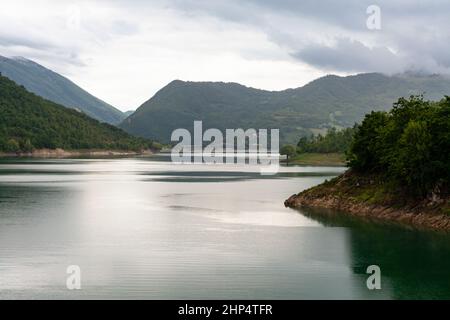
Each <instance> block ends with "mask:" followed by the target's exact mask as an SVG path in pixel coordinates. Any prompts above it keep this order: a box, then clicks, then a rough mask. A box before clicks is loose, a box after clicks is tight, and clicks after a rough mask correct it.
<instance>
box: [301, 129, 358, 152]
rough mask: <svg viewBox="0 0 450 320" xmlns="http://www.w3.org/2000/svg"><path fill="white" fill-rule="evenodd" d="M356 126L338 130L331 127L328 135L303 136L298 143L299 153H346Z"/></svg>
mask: <svg viewBox="0 0 450 320" xmlns="http://www.w3.org/2000/svg"><path fill="white" fill-rule="evenodd" d="M354 132H355V129H354V128H346V129H343V130H336V129H335V128H331V129H329V130H328V131H327V134H326V135H321V134H319V135H316V136H310V137H302V138H300V140H299V142H298V143H297V152H298V153H346V152H347V151H348V150H349V148H350V144H351V142H352V140H353V134H354Z"/></svg>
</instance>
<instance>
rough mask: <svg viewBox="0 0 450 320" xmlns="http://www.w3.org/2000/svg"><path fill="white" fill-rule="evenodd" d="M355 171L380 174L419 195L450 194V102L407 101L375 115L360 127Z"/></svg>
mask: <svg viewBox="0 0 450 320" xmlns="http://www.w3.org/2000/svg"><path fill="white" fill-rule="evenodd" d="M348 163H349V166H350V167H352V168H354V169H355V170H359V171H364V172H367V171H370V172H377V173H380V174H382V175H383V176H385V178H386V180H387V181H391V182H392V183H393V184H395V185H397V186H401V187H403V188H404V189H406V190H407V191H408V192H410V193H411V194H413V195H415V196H425V195H426V194H427V193H429V192H430V191H432V190H436V189H437V188H439V189H440V190H441V192H442V190H446V189H448V186H449V182H450V98H449V97H446V98H445V99H444V100H442V101H440V102H430V101H426V100H424V99H423V97H422V96H411V97H410V98H409V99H405V98H401V99H399V100H398V101H397V102H396V103H395V104H394V108H393V109H392V110H391V111H390V112H372V113H370V114H368V115H367V116H366V117H365V119H364V120H363V122H362V123H361V125H359V126H358V128H357V131H356V133H355V138H354V141H353V142H352V145H351V148H350V152H349V155H348Z"/></svg>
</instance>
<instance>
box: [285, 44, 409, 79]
mask: <svg viewBox="0 0 450 320" xmlns="http://www.w3.org/2000/svg"><path fill="white" fill-rule="evenodd" d="M293 56H294V57H295V58H297V59H300V60H302V61H305V62H306V63H308V64H310V65H312V66H314V67H317V68H320V69H326V70H334V71H343V72H384V73H395V72H400V71H402V69H404V67H405V60H404V59H402V58H401V57H399V56H397V55H396V54H394V53H392V52H391V51H390V50H389V49H388V48H386V47H374V48H370V47H368V46H365V45H364V44H363V43H361V42H359V41H352V40H350V39H348V38H341V39H338V41H337V43H336V45H335V46H325V45H311V46H309V47H306V48H303V49H302V50H300V51H298V52H296V53H294V54H293Z"/></svg>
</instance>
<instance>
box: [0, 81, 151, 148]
mask: <svg viewBox="0 0 450 320" xmlns="http://www.w3.org/2000/svg"><path fill="white" fill-rule="evenodd" d="M151 146H152V143H151V142H150V141H148V140H145V139H142V138H135V137H132V136H130V135H129V134H127V133H125V132H124V131H122V130H121V129H118V128H116V127H114V126H112V125H109V124H106V123H100V122H98V121H97V120H94V119H92V118H89V117H88V116H86V115H85V114H83V113H81V112H78V111H76V110H72V109H67V108H65V107H63V106H60V105H57V104H56V103H53V102H51V101H48V100H45V99H43V98H41V97H38V96H36V95H34V94H32V93H30V92H28V91H26V89H25V88H24V87H22V86H19V85H17V84H16V83H14V82H13V81H11V80H9V79H8V78H6V77H3V76H0V151H3V152H29V151H32V150H33V149H41V148H48V149H56V148H62V149H66V150H75V149H114V150H136V151H137V150H141V149H147V148H149V147H151Z"/></svg>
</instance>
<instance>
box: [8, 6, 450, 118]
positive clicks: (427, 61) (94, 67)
mask: <svg viewBox="0 0 450 320" xmlns="http://www.w3.org/2000/svg"><path fill="white" fill-rule="evenodd" d="M372 4H376V5H378V6H379V8H380V10H381V11H380V12H381V15H380V16H381V20H380V23H381V24H380V26H381V29H375V30H373V29H372V30H371V29H369V28H368V27H367V24H366V22H367V19H368V18H369V16H370V13H369V14H368V13H367V8H368V7H369V6H370V5H372ZM449 13H450V1H444V0H434V1H422V0H412V1H407V0H397V1H387V0H382V1H377V2H375V1H365V0H348V1H339V2H337V1H331V0H323V1H312V0H304V1H296V0H278V1H275V0H247V1H245V0H244V1H242V0H239V1H238V0H152V1H144V0H134V1H133V0H131V1H130V0H128V1H125V0H109V1H107V0H100V1H95V2H94V1H77V0H74V1H71V0H70V1H69V0H58V1H56V0H33V1H30V0H0V55H3V56H23V57H25V58H28V59H31V60H35V61H36V62H38V63H41V64H43V65H44V66H46V67H48V68H50V69H52V70H54V71H56V72H58V73H60V74H62V75H64V76H67V77H68V78H69V79H71V80H73V81H74V82H75V83H77V84H78V85H80V86H81V87H83V88H84V89H86V90H87V91H89V92H90V93H92V94H93V95H95V96H97V97H99V98H100V99H102V100H105V101H106V102H108V103H110V104H112V105H114V106H115V107H117V108H119V109H121V110H123V111H126V110H129V109H136V108H137V107H139V105H140V104H142V103H143V102H145V101H146V100H148V99H149V98H150V97H151V96H153V95H154V94H155V93H156V92H157V91H158V90H159V89H161V88H162V87H163V86H164V85H166V84H167V83H169V82H170V81H172V80H174V79H181V80H189V81H225V82H239V83H241V84H244V85H247V86H251V87H255V88H261V89H267V90H282V89H286V88H292V87H299V86H302V85H304V84H306V83H308V82H310V81H311V80H314V79H316V78H318V77H320V76H323V75H326V74H329V73H333V74H339V75H348V74H354V73H359V72H373V71H376V72H385V73H398V72H403V71H407V70H416V71H423V72H430V73H447V74H448V73H449V71H450V55H449V52H450V41H449V40H450V19H448V14H449Z"/></svg>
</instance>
